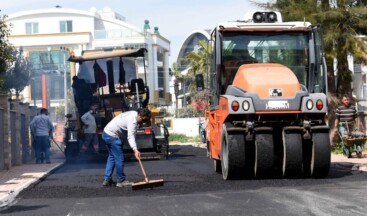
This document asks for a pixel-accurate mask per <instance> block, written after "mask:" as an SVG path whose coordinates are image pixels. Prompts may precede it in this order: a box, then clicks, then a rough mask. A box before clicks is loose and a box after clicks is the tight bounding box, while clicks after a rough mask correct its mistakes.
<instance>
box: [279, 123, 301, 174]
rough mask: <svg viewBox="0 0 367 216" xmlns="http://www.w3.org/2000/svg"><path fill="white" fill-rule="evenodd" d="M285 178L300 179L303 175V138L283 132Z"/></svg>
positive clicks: (283, 169) (283, 168)
mask: <svg viewBox="0 0 367 216" xmlns="http://www.w3.org/2000/svg"><path fill="white" fill-rule="evenodd" d="M282 165H283V166H282V171H283V177H300V176H301V174H302V165H303V157H302V136H301V134H300V133H287V132H285V131H284V130H283V164H282Z"/></svg>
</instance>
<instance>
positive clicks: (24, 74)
mask: <svg viewBox="0 0 367 216" xmlns="http://www.w3.org/2000/svg"><path fill="white" fill-rule="evenodd" d="M14 53H15V61H14V63H13V65H12V66H11V67H10V68H9V69H8V70H7V71H6V74H5V82H4V89H5V90H11V89H13V90H14V91H15V95H16V98H17V99H18V98H19V93H20V92H21V91H23V89H24V87H26V86H27V85H29V79H30V73H31V68H32V67H31V64H30V62H28V60H27V59H26V58H25V57H24V56H23V49H22V48H20V49H19V50H16V51H15V52H14Z"/></svg>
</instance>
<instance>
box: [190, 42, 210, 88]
mask: <svg viewBox="0 0 367 216" xmlns="http://www.w3.org/2000/svg"><path fill="white" fill-rule="evenodd" d="M197 45H198V46H199V51H198V52H196V51H192V52H189V53H187V54H186V56H185V58H184V59H185V60H186V61H187V62H188V68H190V70H189V71H188V73H187V75H186V77H187V78H188V79H189V81H190V86H189V89H190V92H196V91H195V86H196V84H195V76H196V75H197V74H203V75H204V80H205V81H206V80H207V77H205V74H206V73H205V72H206V70H207V66H208V64H209V62H207V61H208V59H209V58H208V56H209V55H210V54H211V46H210V44H209V42H208V41H205V40H200V41H198V44H197Z"/></svg>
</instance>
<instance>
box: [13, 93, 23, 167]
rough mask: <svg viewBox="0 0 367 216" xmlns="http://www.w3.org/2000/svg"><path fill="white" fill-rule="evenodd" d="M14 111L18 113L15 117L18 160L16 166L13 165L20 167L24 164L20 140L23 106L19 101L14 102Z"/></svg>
mask: <svg viewBox="0 0 367 216" xmlns="http://www.w3.org/2000/svg"><path fill="white" fill-rule="evenodd" d="M12 108H13V109H12V110H13V111H15V113H16V115H15V116H16V117H15V131H16V134H15V142H16V145H17V160H16V162H15V164H13V165H20V164H22V144H21V143H22V142H21V139H20V131H21V127H20V125H21V124H20V121H21V120H20V114H21V110H22V109H21V106H20V104H19V100H13V101H12Z"/></svg>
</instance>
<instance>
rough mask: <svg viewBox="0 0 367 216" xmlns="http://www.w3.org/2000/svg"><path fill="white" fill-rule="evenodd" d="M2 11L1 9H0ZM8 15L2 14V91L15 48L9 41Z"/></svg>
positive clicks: (0, 64)
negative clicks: (6, 20)
mask: <svg viewBox="0 0 367 216" xmlns="http://www.w3.org/2000/svg"><path fill="white" fill-rule="evenodd" d="M0 12H1V10H0ZM6 18H7V16H6V15H0V91H1V92H4V91H6V90H4V83H5V72H6V71H7V69H8V68H9V66H10V65H11V64H12V63H13V61H14V56H13V50H14V48H13V47H12V46H11V45H10V43H9V41H8V36H9V34H10V26H9V25H8V24H7V23H6V22H5V19H6Z"/></svg>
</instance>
